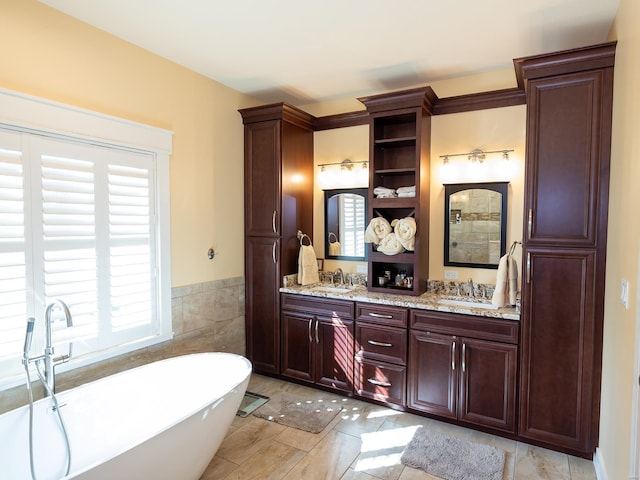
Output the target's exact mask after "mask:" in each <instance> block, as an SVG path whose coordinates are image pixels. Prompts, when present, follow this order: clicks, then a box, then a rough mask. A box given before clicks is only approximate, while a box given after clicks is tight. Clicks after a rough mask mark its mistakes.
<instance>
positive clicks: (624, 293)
mask: <svg viewBox="0 0 640 480" xmlns="http://www.w3.org/2000/svg"><path fill="white" fill-rule="evenodd" d="M620 303H621V304H622V305H624V308H629V281H628V280H625V279H624V278H623V279H622V282H620Z"/></svg>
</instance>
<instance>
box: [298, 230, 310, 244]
mask: <svg viewBox="0 0 640 480" xmlns="http://www.w3.org/2000/svg"><path fill="white" fill-rule="evenodd" d="M297 237H298V239H299V240H300V246H301V247H302V246H303V245H304V243H303V242H304V238H305V237H307V240H309V246H311V237H309V235H307V234H306V233H302V232H301V231H300V230H298V234H297Z"/></svg>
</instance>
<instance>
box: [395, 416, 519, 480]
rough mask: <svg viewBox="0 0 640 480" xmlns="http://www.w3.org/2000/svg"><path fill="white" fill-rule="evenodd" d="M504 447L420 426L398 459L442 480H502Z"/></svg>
mask: <svg viewBox="0 0 640 480" xmlns="http://www.w3.org/2000/svg"><path fill="white" fill-rule="evenodd" d="M505 457H506V454H505V452H504V450H500V449H499V448H495V447H492V446H490V445H483V444H480V443H475V442H471V441H469V440H465V439H462V438H456V437H452V436H449V435H446V434H444V433H440V432H438V431H434V430H430V429H428V428H425V427H420V428H418V430H416V433H415V434H414V436H413V438H412V439H411V441H410V442H409V444H408V445H407V448H405V450H404V452H403V453H402V457H401V458H400V461H401V462H402V463H403V464H405V465H407V466H409V467H414V468H420V469H422V470H424V471H425V472H427V473H429V474H431V475H435V476H436V477H441V478H444V479H446V480H502V475H503V471H504V463H505Z"/></svg>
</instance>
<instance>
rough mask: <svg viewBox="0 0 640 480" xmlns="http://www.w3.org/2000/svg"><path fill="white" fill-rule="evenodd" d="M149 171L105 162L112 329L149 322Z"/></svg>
mask: <svg viewBox="0 0 640 480" xmlns="http://www.w3.org/2000/svg"><path fill="white" fill-rule="evenodd" d="M150 174H151V172H150V170H149V169H145V168H134V167H129V166H123V165H109V238H110V243H111V249H110V252H109V253H110V255H109V258H110V265H111V307H112V320H111V322H112V325H113V328H114V329H116V330H118V329H121V328H125V327H133V326H141V325H149V324H151V320H152V317H153V295H152V291H153V288H152V287H153V285H154V282H153V278H152V272H153V269H152V261H153V259H152V256H151V241H152V236H151V230H152V225H151V208H150V187H151V185H150V184H151V178H150Z"/></svg>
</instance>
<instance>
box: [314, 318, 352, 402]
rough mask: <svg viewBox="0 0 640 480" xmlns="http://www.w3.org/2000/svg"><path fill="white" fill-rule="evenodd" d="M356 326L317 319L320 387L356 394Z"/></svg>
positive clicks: (316, 336)
mask: <svg viewBox="0 0 640 480" xmlns="http://www.w3.org/2000/svg"><path fill="white" fill-rule="evenodd" d="M353 323H354V322H353V320H351V319H343V318H340V317H334V318H331V317H317V319H316V323H315V325H314V329H313V330H314V331H313V332H312V338H313V341H314V342H316V343H315V345H316V347H315V348H316V356H315V372H316V373H315V381H316V383H318V384H320V385H324V386H327V387H331V388H335V389H337V390H342V391H345V392H352V391H353V354H354V352H353V349H354V348H353V345H354V339H353V328H354V325H353Z"/></svg>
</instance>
